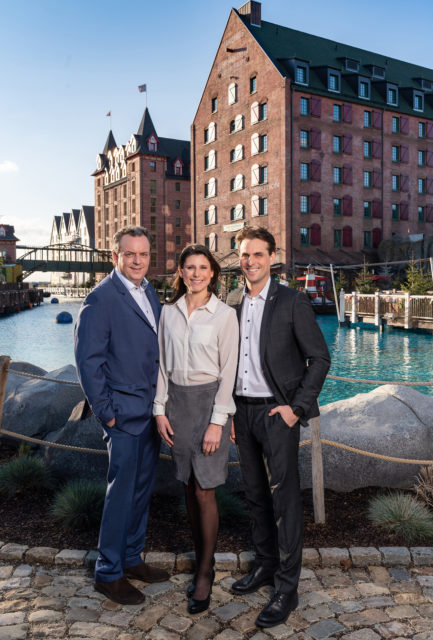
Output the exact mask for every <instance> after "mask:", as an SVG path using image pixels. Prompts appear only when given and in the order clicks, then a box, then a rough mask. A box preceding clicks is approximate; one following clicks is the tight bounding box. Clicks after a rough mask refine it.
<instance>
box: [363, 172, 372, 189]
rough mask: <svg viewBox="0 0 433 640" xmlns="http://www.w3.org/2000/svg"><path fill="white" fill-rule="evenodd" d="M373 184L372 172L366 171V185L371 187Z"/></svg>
mask: <svg viewBox="0 0 433 640" xmlns="http://www.w3.org/2000/svg"><path fill="white" fill-rule="evenodd" d="M371 185H372V172H371V171H364V187H371Z"/></svg>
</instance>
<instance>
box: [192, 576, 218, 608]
mask: <svg viewBox="0 0 433 640" xmlns="http://www.w3.org/2000/svg"><path fill="white" fill-rule="evenodd" d="M214 580H215V571H214V570H213V569H212V576H211V579H210V586H209V593H208V595H207V597H206V598H205V599H204V600H196V599H195V598H192V597H191V598H190V599H189V601H188V613H201V612H202V611H206V609H209V604H210V594H211V593H212V585H213V581H214Z"/></svg>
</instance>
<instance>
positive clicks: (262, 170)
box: [259, 166, 268, 184]
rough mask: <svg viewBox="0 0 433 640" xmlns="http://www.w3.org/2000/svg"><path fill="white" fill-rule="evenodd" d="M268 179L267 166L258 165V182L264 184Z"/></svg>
mask: <svg viewBox="0 0 433 640" xmlns="http://www.w3.org/2000/svg"><path fill="white" fill-rule="evenodd" d="M267 181H268V167H267V166H264V167H259V184H266V183H267Z"/></svg>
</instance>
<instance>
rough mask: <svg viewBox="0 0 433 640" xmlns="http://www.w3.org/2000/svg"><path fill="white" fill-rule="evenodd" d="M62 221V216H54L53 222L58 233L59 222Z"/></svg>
mask: <svg viewBox="0 0 433 640" xmlns="http://www.w3.org/2000/svg"><path fill="white" fill-rule="evenodd" d="M61 221H62V216H54V223H55V225H56V229H57V233H60V223H61Z"/></svg>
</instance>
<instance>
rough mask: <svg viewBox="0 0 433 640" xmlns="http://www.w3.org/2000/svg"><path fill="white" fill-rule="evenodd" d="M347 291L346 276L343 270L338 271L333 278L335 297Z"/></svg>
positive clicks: (347, 282)
mask: <svg viewBox="0 0 433 640" xmlns="http://www.w3.org/2000/svg"><path fill="white" fill-rule="evenodd" d="M348 289H349V281H348V279H347V278H346V274H345V273H344V271H343V269H340V271H339V272H338V275H337V277H336V278H335V290H336V292H337V296H339V295H340V291H341V290H343V291H347V290H348Z"/></svg>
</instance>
